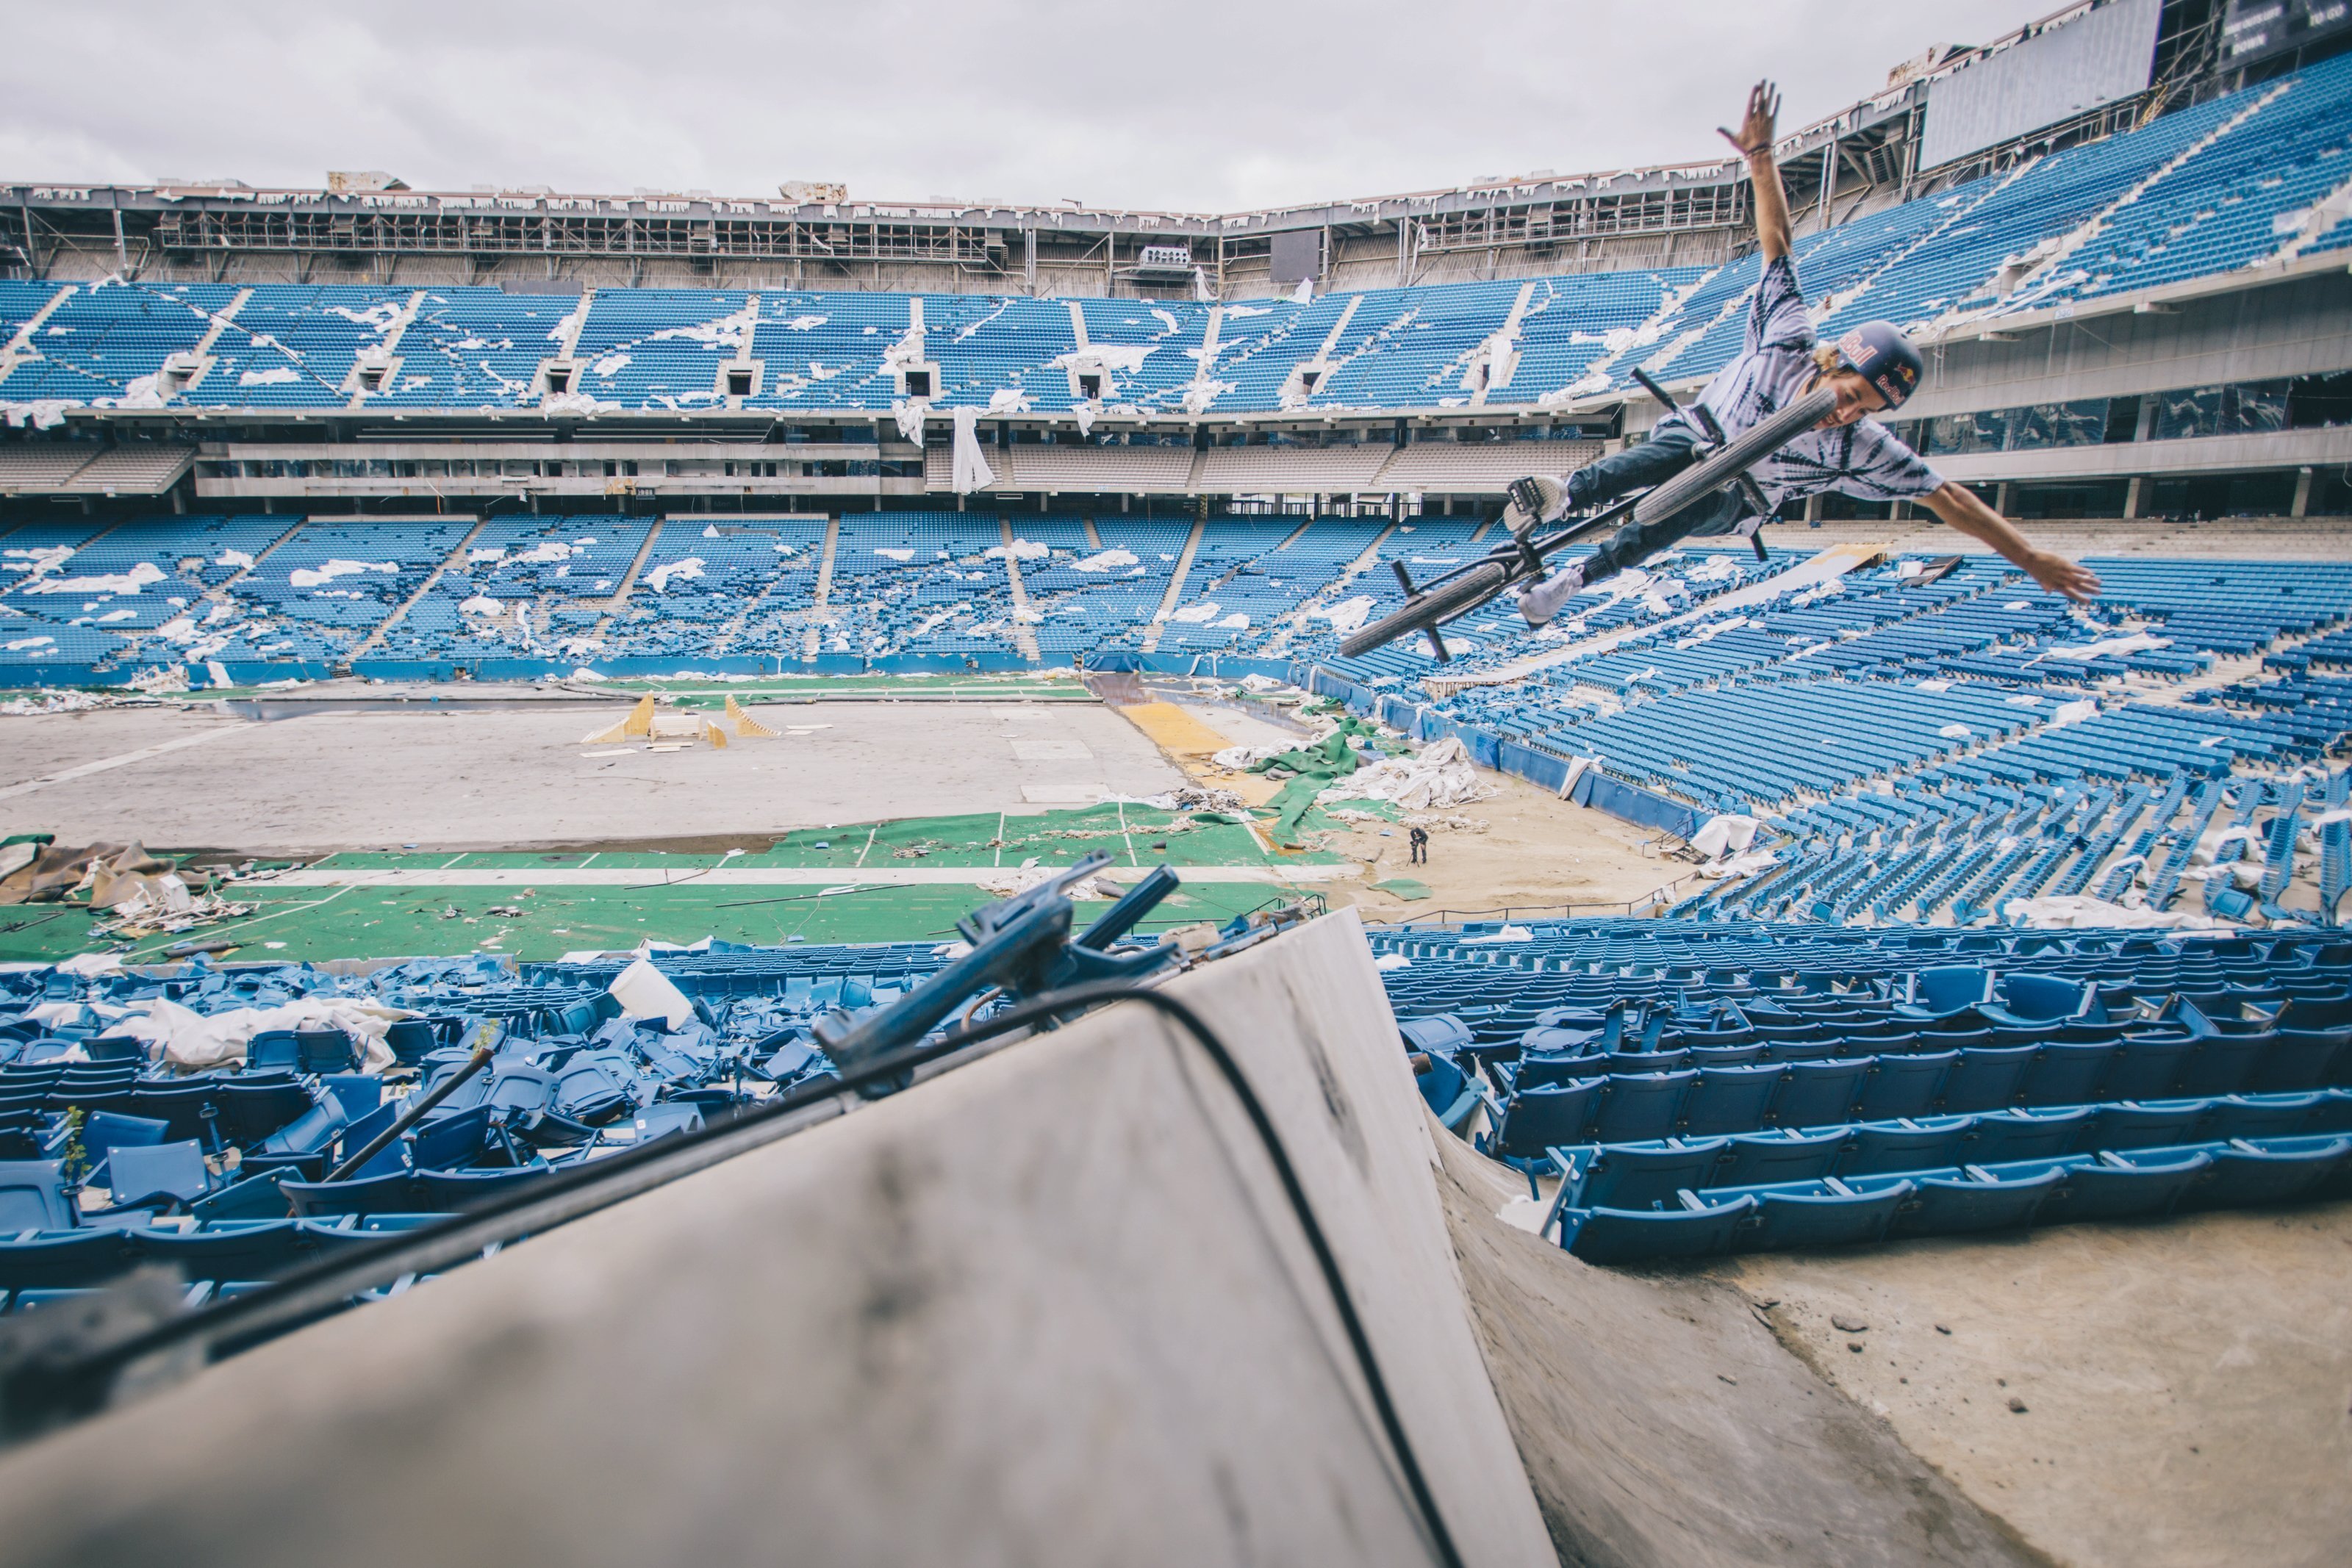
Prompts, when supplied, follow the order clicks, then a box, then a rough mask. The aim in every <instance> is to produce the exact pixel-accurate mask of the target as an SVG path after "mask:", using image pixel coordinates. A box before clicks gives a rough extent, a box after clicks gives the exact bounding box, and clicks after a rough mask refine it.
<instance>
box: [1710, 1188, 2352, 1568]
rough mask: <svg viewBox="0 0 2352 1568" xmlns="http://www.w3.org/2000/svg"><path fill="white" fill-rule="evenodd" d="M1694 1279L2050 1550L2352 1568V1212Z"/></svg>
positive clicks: (2154, 1560)
mask: <svg viewBox="0 0 2352 1568" xmlns="http://www.w3.org/2000/svg"><path fill="white" fill-rule="evenodd" d="M1713 1272H1714V1273H1715V1274H1716V1275H1717V1277H1719V1278H1722V1279H1725V1280H1727V1281H1731V1282H1733V1283H1736V1284H1737V1285H1738V1288H1739V1289H1740V1290H1741V1291H1744V1292H1745V1293H1746V1295H1747V1296H1748V1298H1749V1300H1751V1301H1759V1302H1761V1301H1776V1302H1777V1303H1778V1304H1777V1305H1776V1306H1775V1307H1773V1308H1772V1310H1771V1313H1770V1317H1771V1321H1772V1323H1773V1325H1774V1327H1775V1329H1776V1330H1777V1331H1778V1332H1779V1333H1780V1335H1781V1337H1782V1338H1783V1340H1784V1341H1785V1342H1786V1343H1789V1344H1790V1346H1791V1347H1792V1348H1794V1349H1796V1350H1797V1351H1798V1352H1799V1353H1800V1354H1802V1355H1804V1356H1805V1358H1806V1359H1807V1360H1809V1361H1810V1362H1811V1363H1812V1364H1814V1365H1815V1366H1816V1367H1817V1368H1818V1369H1819V1370H1820V1372H1821V1374H1822V1376H1823V1377H1824V1378H1826V1379H1827V1380H1828V1381H1829V1382H1830V1383H1832V1385H1835V1386H1836V1387H1837V1388H1839V1389H1840V1390H1842V1391H1843V1393H1845V1394H1846V1395H1848V1396H1851V1397H1852V1398H1853V1400H1854V1401H1855V1402H1856V1403H1857V1404H1859V1405H1860V1406H1864V1407H1865V1408H1867V1409H1869V1410H1871V1411H1873V1412H1875V1413H1878V1414H1881V1415H1883V1416H1885V1418H1886V1420H1887V1421H1888V1422H1889V1423H1890V1424H1891V1425H1892V1426H1893V1427H1894V1429H1895V1432H1896V1434H1898V1435H1899V1436H1900V1437H1902V1439H1903V1441H1904V1442H1905V1443H1906V1444H1907V1445H1909V1446H1910V1447H1911V1448H1913V1449H1915V1450H1916V1451H1917V1452H1918V1453H1919V1454H1920V1455H1921V1456H1922V1457H1923V1458H1926V1459H1927V1461H1928V1462H1929V1463H1931V1464H1933V1465H1934V1466H1935V1467H1936V1468H1937V1469H1938V1470H1940V1471H1942V1472H1943V1473H1944V1474H1945V1475H1947V1476H1948V1477H1950V1478H1951V1479H1952V1480H1953V1481H1954V1482H1955V1483H1956V1484H1957V1485H1958V1487H1959V1488H1960V1490H1963V1491H1964V1492H1966V1493H1968V1494H1969V1496H1970V1497H1972V1498H1973V1499H1975V1500H1976V1501H1977V1502H1978V1503H1979V1504H1981V1505H1982V1506H1984V1507H1986V1508H1988V1509H1991V1510H1994V1511H1998V1512H1999V1513H2000V1515H2001V1516H2002V1517H2003V1518H2005V1519H2007V1520H2008V1521H2010V1522H2011V1524H2013V1525H2014V1526H2016V1527H2017V1529H2018V1530H2019V1531H2021V1532H2023V1534H2024V1535H2025V1537H2026V1538H2027V1539H2028V1540H2030V1541H2032V1542H2035V1543H2036V1544H2037V1545H2039V1546H2041V1547H2042V1548H2044V1549H2046V1550H2047V1551H2048V1552H2050V1553H2051V1555H2052V1556H2053V1557H2055V1558H2057V1559H2059V1560H2060V1561H2063V1562H2066V1563H2084V1564H2105V1563H2114V1564H2117V1565H2119V1568H2120V1565H2123V1564H2130V1565H2131V1568H2171V1565H2174V1564H2179V1565H2181V1568H2189V1565H2191V1564H2195V1565H2200V1568H2201V1565H2202V1564H2206V1563H2231V1562H2250V1561H2260V1562H2263V1563H2275V1564H2280V1565H2283V1568H2284V1565H2295V1564H2306V1563H2307V1564H2312V1565H2314V1568H2316V1565H2318V1564H2323V1563H2345V1562H2352V1506H2347V1501H2346V1496H2347V1490H2346V1488H2347V1480H2352V1301H2347V1298H2346V1295H2345V1291H2344V1282H2345V1281H2346V1280H2347V1278H2352V1203H2336V1204H2328V1205H2322V1206H2318V1207H2307V1208H2294V1209H2285V1210H2273V1211H2269V1212H2261V1213H2246V1214H2210V1215H2200V1216H2197V1217H2194V1218H2182V1219H2176V1220H2170V1221H2163V1222H2158V1223H2153V1224H2147V1225H2104V1226H2068V1227H2063V1228H2053V1229H2048V1230H2037V1231H2033V1232H2031V1233H2028V1234H2025V1235H2020V1236H2014V1237H2003V1238H2000V1239H1977V1240H1960V1239H1953V1240H1944V1241H1917V1242H1910V1243H1906V1244H1902V1245H1898V1246H1894V1247H1885V1248H1878V1249H1871V1250H1869V1251H1866V1252H1836V1253H1804V1254H1790V1255H1778V1256H1759V1257H1751V1258H1745V1259H1741V1260H1738V1261H1737V1262H1735V1263H1732V1264H1728V1265H1725V1266H1723V1267H1722V1268H1720V1269H1718V1270H1713ZM1841 1323H1843V1324H1844V1325H1846V1326H1843V1327H1841V1326H1840V1324H1841ZM1856 1324H1859V1325H1862V1326H1861V1328H1860V1330H1859V1332H1856V1331H1854V1329H1853V1325H1856ZM1939 1325H1940V1326H1939ZM1856 1345H1859V1346H1860V1347H1861V1348H1860V1349H1858V1350H1857V1349H1853V1348H1852V1347H1853V1346H1856Z"/></svg>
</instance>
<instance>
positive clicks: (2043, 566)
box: [2025, 550, 2099, 604]
mask: <svg viewBox="0 0 2352 1568" xmlns="http://www.w3.org/2000/svg"><path fill="white" fill-rule="evenodd" d="M2025 570H2026V571H2027V572H2028V573H2030V574H2031V575H2032V578H2033V580H2034V581H2036V582H2038V583H2040V584H2041V585H2042V587H2044V588H2046V589H2048V590H2049V591H2051V592H2053V593H2061V594H2063V595H2065V596H2066V597H2067V598H2069V599H2071V600H2073V601H2074V602H2075V603H2077V604H2088V603H2089V602H2091V601H2092V600H2094V599H2096V598H2097V597H2098V596H2099V574H2098V573H2097V572H2095V571H2093V570H2091V569H2090V568H2089V567H2087V566H2084V565H2083V564H2082V563H2081V562H2080V561H2073V560H2068V559H2066V558H2065V557H2064V556H2063V555H2053V554H2052V553H2051V552H2050V551H2048V550H2036V551H2035V552H2034V554H2033V559H2031V560H2029V561H2027V562H2026V563H2025Z"/></svg>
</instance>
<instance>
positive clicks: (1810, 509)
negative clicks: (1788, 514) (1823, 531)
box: [1805, 490, 1822, 528]
mask: <svg viewBox="0 0 2352 1568" xmlns="http://www.w3.org/2000/svg"><path fill="white" fill-rule="evenodd" d="M1805 521H1807V522H1809V523H1811V524H1812V525H1813V527H1815V528H1819V527H1821V526H1822V493H1821V492H1820V491H1819V490H1816V491H1814V492H1813V493H1812V494H1811V495H1810V496H1808V497H1805Z"/></svg>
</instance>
